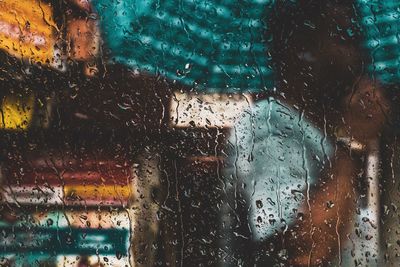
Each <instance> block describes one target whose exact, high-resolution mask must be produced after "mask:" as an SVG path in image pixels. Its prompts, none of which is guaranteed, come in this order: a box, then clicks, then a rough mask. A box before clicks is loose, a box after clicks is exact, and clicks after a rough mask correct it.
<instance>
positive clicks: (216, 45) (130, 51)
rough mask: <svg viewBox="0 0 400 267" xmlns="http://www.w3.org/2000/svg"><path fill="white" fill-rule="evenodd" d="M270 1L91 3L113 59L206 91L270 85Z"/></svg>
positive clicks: (125, 0)
mask: <svg viewBox="0 0 400 267" xmlns="http://www.w3.org/2000/svg"><path fill="white" fill-rule="evenodd" d="M273 2H274V0H247V1H234V0H180V1H156V0H93V4H94V6H95V9H96V11H97V12H98V14H99V18H100V25H101V30H102V35H103V39H104V41H105V45H106V47H107V48H108V50H109V51H108V52H109V54H110V56H111V58H112V60H113V61H115V62H118V63H122V64H125V65H127V66H129V67H131V68H133V69H136V70H138V71H139V72H146V73H150V74H153V75H157V74H160V75H162V76H164V77H166V78H168V79H170V80H172V81H173V80H176V81H178V82H179V83H182V84H185V85H188V86H191V87H195V88H197V89H200V90H207V91H209V92H243V91H244V92H248V91H252V92H259V91H263V90H268V89H271V87H272V86H273V71H272V67H271V58H270V55H269V53H268V50H269V46H270V41H271V40H270V35H268V34H267V32H268V27H267V24H266V23H267V20H268V17H269V14H270V12H271V11H272V6H273Z"/></svg>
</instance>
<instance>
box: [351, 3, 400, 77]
mask: <svg viewBox="0 0 400 267" xmlns="http://www.w3.org/2000/svg"><path fill="white" fill-rule="evenodd" d="M356 8H357V10H358V13H359V21H360V26H361V29H362V33H363V35H364V39H365V41H364V46H365V47H366V49H367V50H368V52H369V55H370V57H371V60H372V62H371V64H370V65H369V67H368V71H369V72H370V73H371V74H372V75H373V77H375V78H376V79H378V80H379V81H381V82H382V83H384V84H393V83H398V82H399V81H400V42H399V40H400V39H399V38H400V0H384V1H383V0H357V1H356Z"/></svg>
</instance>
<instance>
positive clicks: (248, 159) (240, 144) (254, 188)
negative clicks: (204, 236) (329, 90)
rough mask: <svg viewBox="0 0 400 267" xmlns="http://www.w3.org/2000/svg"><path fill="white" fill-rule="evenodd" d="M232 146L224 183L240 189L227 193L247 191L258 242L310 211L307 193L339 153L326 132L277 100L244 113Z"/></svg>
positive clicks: (247, 201)
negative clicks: (306, 209) (303, 211)
mask: <svg viewBox="0 0 400 267" xmlns="http://www.w3.org/2000/svg"><path fill="white" fill-rule="evenodd" d="M229 142H230V143H231V144H232V150H231V151H230V153H229V168H227V169H226V170H225V177H227V179H231V180H230V181H227V183H226V184H227V186H228V187H229V186H233V187H236V189H234V188H227V190H228V191H230V192H234V191H235V190H240V189H238V188H242V191H243V192H242V193H243V195H244V197H245V200H246V203H247V204H248V220H249V222H248V223H249V226H250V228H251V231H252V236H253V239H254V240H258V241H259V240H262V239H265V238H267V237H269V236H271V235H273V234H274V233H275V232H280V231H282V229H285V227H286V226H288V225H289V224H291V223H292V222H294V221H295V220H296V218H297V216H298V212H299V208H300V207H301V206H304V205H306V198H305V196H306V195H307V189H308V188H309V187H310V186H312V185H315V184H317V183H318V179H319V178H320V177H319V174H320V172H321V170H322V169H323V167H324V165H326V164H327V162H328V159H329V158H330V157H331V156H332V154H333V152H334V148H333V146H332V144H331V143H330V142H329V140H328V139H327V138H325V136H324V134H323V132H321V131H320V130H319V129H318V128H316V127H315V126H313V125H312V123H311V122H310V121H308V120H307V119H306V118H304V116H303V115H302V114H301V113H299V112H298V111H297V110H295V109H293V108H290V107H288V106H286V105H284V104H283V103H280V102H279V101H276V100H272V99H271V100H265V101H260V102H257V103H255V104H254V106H253V107H252V108H249V109H248V110H246V111H244V112H243V113H242V115H241V116H239V118H238V120H237V123H236V124H235V129H233V130H232V131H231V133H230V137H229ZM243 184H245V186H243ZM233 194H235V193H233ZM235 195H236V194H235ZM231 206H232V207H233V206H235V205H231Z"/></svg>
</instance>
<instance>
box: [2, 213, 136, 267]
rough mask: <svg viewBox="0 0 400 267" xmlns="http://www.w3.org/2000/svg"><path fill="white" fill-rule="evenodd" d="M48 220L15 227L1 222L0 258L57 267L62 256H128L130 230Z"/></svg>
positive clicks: (18, 224) (26, 264)
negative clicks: (73, 224) (87, 226)
mask: <svg viewBox="0 0 400 267" xmlns="http://www.w3.org/2000/svg"><path fill="white" fill-rule="evenodd" d="M54 218H59V219H58V220H54V221H53V222H52V224H51V225H49V224H48V222H49V221H44V222H39V223H33V222H29V221H26V222H25V221H19V222H16V223H14V224H9V223H5V222H0V233H1V234H0V259H1V258H2V257H5V258H9V259H11V260H12V261H14V264H15V266H37V265H38V263H40V265H45V263H46V264H50V266H56V263H57V260H58V257H59V256H68V255H73V256H92V255H100V256H101V257H104V256H106V257H127V256H128V248H129V236H130V235H129V229H126V228H123V227H118V228H103V229H91V228H77V227H72V226H69V225H68V222H67V221H66V220H65V217H63V216H62V215H59V216H58V217H57V216H56V217H54Z"/></svg>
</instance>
